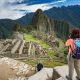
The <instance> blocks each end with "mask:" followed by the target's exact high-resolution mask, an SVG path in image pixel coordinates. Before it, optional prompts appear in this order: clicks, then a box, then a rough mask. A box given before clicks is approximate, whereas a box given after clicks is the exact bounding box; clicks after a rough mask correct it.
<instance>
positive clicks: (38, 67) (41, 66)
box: [37, 63, 43, 71]
mask: <svg viewBox="0 0 80 80" xmlns="http://www.w3.org/2000/svg"><path fill="white" fill-rule="evenodd" d="M42 68H43V64H42V63H38V64H37V71H40V70H41V69H42Z"/></svg>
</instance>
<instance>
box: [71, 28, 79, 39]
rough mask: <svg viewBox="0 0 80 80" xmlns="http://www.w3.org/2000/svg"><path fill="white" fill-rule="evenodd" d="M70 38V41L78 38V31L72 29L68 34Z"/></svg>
mask: <svg viewBox="0 0 80 80" xmlns="http://www.w3.org/2000/svg"><path fill="white" fill-rule="evenodd" d="M70 38H72V39H76V38H80V30H79V29H73V30H72V31H71V33H70Z"/></svg>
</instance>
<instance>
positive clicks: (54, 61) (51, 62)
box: [23, 34, 65, 67]
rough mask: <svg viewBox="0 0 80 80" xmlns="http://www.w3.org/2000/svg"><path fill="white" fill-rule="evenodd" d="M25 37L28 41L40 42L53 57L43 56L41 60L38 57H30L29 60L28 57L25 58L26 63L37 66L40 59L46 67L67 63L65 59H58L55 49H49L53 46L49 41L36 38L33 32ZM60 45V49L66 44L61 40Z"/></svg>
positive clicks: (49, 55)
mask: <svg viewBox="0 0 80 80" xmlns="http://www.w3.org/2000/svg"><path fill="white" fill-rule="evenodd" d="M24 39H25V41H26V42H35V43H38V44H39V45H41V46H42V47H43V48H45V50H46V51H47V53H48V55H47V57H49V58H53V59H45V58H43V59H40V60H38V59H37V58H34V59H28V60H27V59H26V60H23V61H24V62H25V63H27V64H30V65H32V66H36V65H37V63H38V61H41V62H42V63H43V65H44V66H45V67H55V66H61V65H64V64H65V63H64V61H63V59H58V57H56V56H55V55H56V53H55V52H54V51H53V50H49V48H51V47H50V46H49V45H48V44H47V43H45V42H44V41H42V40H39V39H37V38H35V37H34V36H32V35H31V34H26V35H24ZM59 45H60V46H59V49H61V48H63V45H64V44H63V42H62V41H61V40H60V42H59ZM45 57H46V56H45Z"/></svg>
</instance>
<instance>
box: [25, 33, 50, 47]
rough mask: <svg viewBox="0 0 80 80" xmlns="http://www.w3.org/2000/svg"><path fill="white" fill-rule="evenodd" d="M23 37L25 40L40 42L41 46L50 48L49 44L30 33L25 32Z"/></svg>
mask: <svg viewBox="0 0 80 80" xmlns="http://www.w3.org/2000/svg"><path fill="white" fill-rule="evenodd" d="M24 39H25V40H26V41H27V42H35V43H38V44H40V45H41V46H42V47H43V48H50V46H49V45H48V44H47V43H45V42H43V41H42V40H39V39H37V38H34V36H33V35H30V34H26V35H24Z"/></svg>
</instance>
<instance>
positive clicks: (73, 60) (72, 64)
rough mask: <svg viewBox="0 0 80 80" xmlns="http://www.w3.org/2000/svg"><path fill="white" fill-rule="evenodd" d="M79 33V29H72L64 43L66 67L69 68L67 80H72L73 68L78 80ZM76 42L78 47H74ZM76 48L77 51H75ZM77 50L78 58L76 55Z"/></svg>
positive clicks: (79, 76)
mask: <svg viewBox="0 0 80 80" xmlns="http://www.w3.org/2000/svg"><path fill="white" fill-rule="evenodd" d="M79 34H80V31H79V29H73V30H72V31H71V33H70V35H69V39H68V40H67V41H66V44H65V45H66V46H67V47H68V50H69V51H68V55H67V59H68V67H69V75H68V76H66V78H67V79H68V80H72V77H73V72H74V68H75V70H76V73H77V76H76V78H77V80H80V54H79V53H80V35H79ZM77 41H78V46H79V47H76V43H75V42H77ZM77 48H78V49H77ZM77 50H78V56H75V55H74V54H76V55H77Z"/></svg>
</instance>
